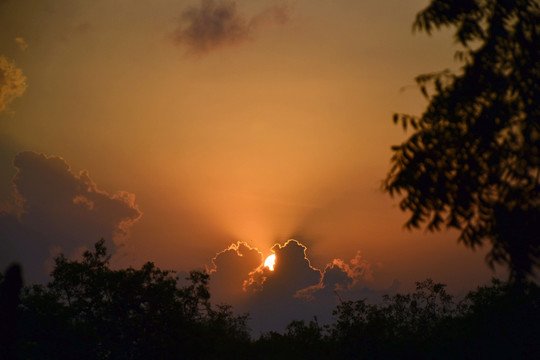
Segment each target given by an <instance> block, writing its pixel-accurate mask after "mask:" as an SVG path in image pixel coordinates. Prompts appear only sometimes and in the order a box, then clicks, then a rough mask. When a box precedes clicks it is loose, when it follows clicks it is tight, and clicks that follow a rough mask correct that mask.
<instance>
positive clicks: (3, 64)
mask: <svg viewBox="0 0 540 360" xmlns="http://www.w3.org/2000/svg"><path fill="white" fill-rule="evenodd" d="M25 91H26V76H24V75H23V72H22V70H21V69H19V68H18V67H17V66H15V63H13V62H10V61H8V59H6V58H5V57H4V56H0V113H1V112H3V111H5V110H7V109H8V106H9V104H10V103H11V102H12V101H13V99H15V98H17V97H20V96H22V94H24V92H25Z"/></svg>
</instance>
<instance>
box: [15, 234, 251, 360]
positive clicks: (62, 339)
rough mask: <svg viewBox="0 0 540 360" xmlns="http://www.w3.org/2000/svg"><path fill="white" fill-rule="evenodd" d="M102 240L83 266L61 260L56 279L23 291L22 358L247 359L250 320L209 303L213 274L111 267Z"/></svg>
mask: <svg viewBox="0 0 540 360" xmlns="http://www.w3.org/2000/svg"><path fill="white" fill-rule="evenodd" d="M103 244H104V242H103V240H101V241H99V242H98V243H96V245H95V249H94V251H93V252H89V251H87V252H85V253H84V255H83V259H82V261H71V260H68V259H66V258H65V257H64V256H63V255H60V256H58V257H57V258H56V260H55V262H56V264H55V268H54V270H53V272H52V274H51V275H52V281H51V282H49V283H48V284H47V285H46V286H41V285H34V286H32V287H29V288H26V289H24V292H23V295H22V300H21V306H20V308H19V310H20V313H19V321H18V327H19V334H20V336H19V341H18V344H17V347H18V353H19V354H20V357H21V358H25V359H26V358H29V359H210V358H216V357H220V354H227V356H226V357H231V358H242V353H243V346H242V345H246V344H248V343H249V332H248V330H247V326H246V320H247V316H240V317H238V316H234V315H233V314H232V312H231V310H230V308H228V307H223V306H222V307H218V308H217V309H214V308H213V307H212V306H210V302H209V299H210V293H209V292H208V278H209V276H208V275H207V274H205V273H202V272H196V271H193V272H191V273H190V276H189V278H188V280H190V282H191V284H190V285H189V286H185V287H178V285H177V283H178V281H177V278H176V277H174V276H173V274H172V273H170V272H169V271H163V270H160V269H159V268H157V267H156V266H155V265H154V264H152V263H146V264H145V265H143V266H142V268H141V269H139V270H136V269H132V268H128V269H125V270H112V269H110V268H109V264H108V260H109V257H108V256H107V252H106V249H105V247H104V245H103Z"/></svg>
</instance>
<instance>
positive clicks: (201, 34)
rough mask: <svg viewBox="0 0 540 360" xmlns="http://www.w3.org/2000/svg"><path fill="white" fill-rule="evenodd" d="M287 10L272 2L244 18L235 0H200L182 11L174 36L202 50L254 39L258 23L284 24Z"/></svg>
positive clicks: (194, 50) (195, 50) (193, 50)
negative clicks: (267, 6) (262, 9)
mask: <svg viewBox="0 0 540 360" xmlns="http://www.w3.org/2000/svg"><path fill="white" fill-rule="evenodd" d="M288 12H289V9H288V8H287V7H285V6H274V7H270V8H267V9H265V10H264V11H262V12H261V13H259V14H257V15H255V16H253V17H252V18H247V17H245V16H244V15H242V14H240V13H239V12H238V10H237V6H236V2H235V1H234V0H202V1H201V3H200V5H199V7H189V8H187V9H186V10H184V11H183V12H182V14H181V16H180V24H179V25H178V27H177V28H176V30H175V33H174V40H175V41H176V43H178V44H180V45H183V46H185V47H186V48H187V50H188V52H190V53H195V54H204V53H207V52H209V51H212V50H215V49H217V48H221V47H224V46H233V45H238V44H241V43H243V42H245V41H247V40H250V39H253V38H254V34H255V32H256V30H257V29H258V28H259V27H260V26H263V25H266V24H272V23H274V24H283V23H285V22H287V21H288V19H289V15H288Z"/></svg>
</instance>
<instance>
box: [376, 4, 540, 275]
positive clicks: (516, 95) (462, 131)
mask: <svg viewBox="0 0 540 360" xmlns="http://www.w3.org/2000/svg"><path fill="white" fill-rule="evenodd" d="M441 27H453V28H455V40H456V42H457V43H459V44H460V45H461V46H462V50H460V51H458V52H457V54H456V55H457V57H458V58H459V59H460V60H461V61H462V62H463V66H462V68H461V71H460V72H459V73H458V74H452V73H451V72H449V71H448V70H446V71H443V72H438V73H432V74H427V75H421V76H418V77H417V79H416V81H417V83H418V85H419V87H420V89H421V91H422V93H423V94H424V95H425V97H426V98H427V99H428V100H429V105H428V106H427V109H426V110H425V111H424V113H423V114H422V115H421V116H420V117H415V116H410V115H403V114H396V115H394V121H395V122H401V123H402V124H403V126H404V128H405V129H406V128H407V127H408V126H410V127H412V128H413V134H412V135H411V136H410V137H409V138H408V139H407V140H406V141H405V142H404V143H403V144H401V145H398V146H393V147H392V149H393V151H394V155H393V157H392V167H391V170H390V172H389V174H388V176H387V178H386V180H385V182H384V185H383V188H384V189H385V190H386V191H388V192H389V193H390V194H391V195H394V194H398V195H403V198H402V200H401V202H400V208H401V209H402V210H408V211H410V212H412V215H411V217H410V218H409V220H408V222H407V223H406V226H407V227H408V228H413V227H420V226H421V224H423V223H424V224H426V227H427V229H429V230H431V231H434V230H439V229H440V227H441V225H444V226H446V227H450V228H457V229H459V230H460V231H461V233H460V235H459V241H460V242H463V243H464V244H465V245H467V246H469V247H471V248H475V247H477V246H480V245H482V244H483V243H484V242H485V241H486V240H489V241H490V242H491V245H492V248H491V251H490V252H489V254H488V256H487V258H486V260H487V262H488V264H489V265H490V266H493V265H494V264H495V263H500V264H506V265H507V266H508V267H509V269H510V271H511V275H510V276H511V277H510V279H511V281H512V282H513V283H514V284H520V283H522V282H523V281H524V280H525V279H526V277H527V276H528V275H531V274H533V273H534V270H535V267H537V266H538V265H539V264H540V225H539V224H540V223H539V219H540V106H539V104H540V60H539V59H540V7H539V3H538V1H537V0H452V1H448V0H432V1H431V3H430V4H429V6H428V7H427V8H425V9H424V10H423V11H421V12H420V13H419V14H418V15H417V17H416V21H415V23H414V26H413V29H415V30H420V31H425V32H427V33H428V34H430V33H431V32H432V30H433V29H438V28H441Z"/></svg>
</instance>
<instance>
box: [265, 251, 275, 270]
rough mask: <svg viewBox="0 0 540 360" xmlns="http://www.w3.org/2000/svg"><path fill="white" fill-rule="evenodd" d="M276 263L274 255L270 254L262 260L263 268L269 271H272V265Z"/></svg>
mask: <svg viewBox="0 0 540 360" xmlns="http://www.w3.org/2000/svg"><path fill="white" fill-rule="evenodd" d="M275 262H276V254H272V255H270V256H269V257H267V258H266V260H264V266H265V267H267V268H268V269H269V270H270V271H274V264H275Z"/></svg>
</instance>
